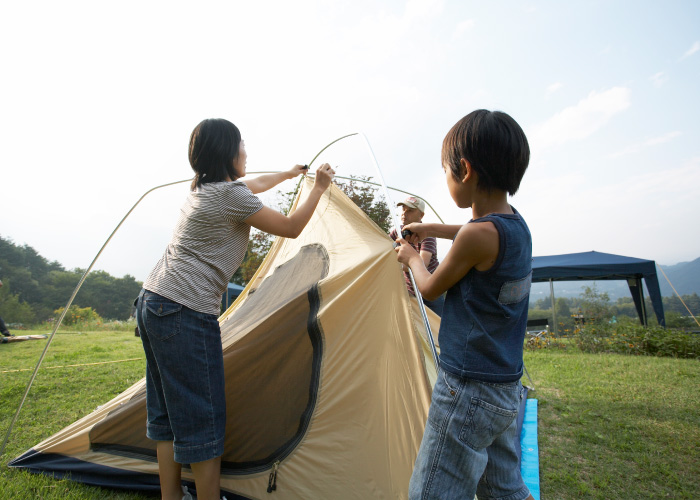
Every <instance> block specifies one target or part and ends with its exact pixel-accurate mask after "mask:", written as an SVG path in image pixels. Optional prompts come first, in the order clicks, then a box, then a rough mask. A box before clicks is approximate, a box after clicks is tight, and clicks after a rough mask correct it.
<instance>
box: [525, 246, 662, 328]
mask: <svg viewBox="0 0 700 500" xmlns="http://www.w3.org/2000/svg"><path fill="white" fill-rule="evenodd" d="M642 279H644V282H645V283H646V285H647V291H648V292H649V298H650V299H651V304H652V307H653V308H654V313H656V319H657V321H658V322H659V324H660V325H662V326H666V319H665V318H664V308H663V303H662V301H661V291H660V289H659V279H658V277H657V275H656V263H655V262H654V261H653V260H644V259H636V258H634V257H624V256H622V255H613V254H610V253H602V252H582V253H569V254H563V255H547V256H544V257H534V258H533V259H532V282H533V283H538V282H544V281H550V280H551V281H576V280H585V281H599V280H627V284H628V285H629V289H630V293H631V294H632V299H633V300H634V305H635V306H636V308H637V314H639V319H640V321H641V322H642V324H644V325H646V324H647V315H646V309H645V307H644V304H643V298H644V294H643V291H642V284H641V283H642Z"/></svg>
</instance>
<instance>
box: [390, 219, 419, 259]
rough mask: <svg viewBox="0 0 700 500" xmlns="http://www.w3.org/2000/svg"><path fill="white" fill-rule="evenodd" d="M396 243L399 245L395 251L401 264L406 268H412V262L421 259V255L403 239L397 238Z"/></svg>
mask: <svg viewBox="0 0 700 500" xmlns="http://www.w3.org/2000/svg"><path fill="white" fill-rule="evenodd" d="M404 227H405V226H404ZM396 243H398V245H397V246H396V248H394V251H395V252H396V256H397V257H398V259H399V262H401V263H402V264H403V265H404V266H408V267H411V260H413V259H415V258H416V257H417V258H418V259H421V256H420V254H419V253H418V252H416V250H415V248H413V247H412V246H411V245H409V244H408V241H406V240H404V239H403V238H397V239H396ZM421 262H422V259H421Z"/></svg>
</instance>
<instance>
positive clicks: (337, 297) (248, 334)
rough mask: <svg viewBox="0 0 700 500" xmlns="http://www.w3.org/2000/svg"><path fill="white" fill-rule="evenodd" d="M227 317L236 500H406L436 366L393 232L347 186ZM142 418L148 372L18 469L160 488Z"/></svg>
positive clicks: (282, 247) (231, 475)
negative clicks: (368, 213)
mask: <svg viewBox="0 0 700 500" xmlns="http://www.w3.org/2000/svg"><path fill="white" fill-rule="evenodd" d="M311 187H312V181H311V180H309V179H308V178H307V179H306V180H305V182H304V183H302V189H301V191H300V194H299V196H298V197H297V200H296V203H299V201H300V200H303V199H304V198H305V197H306V196H307V194H308V192H309V190H310V189H311ZM295 206H296V205H295ZM293 209H294V208H293ZM426 312H427V314H428V316H429V318H430V320H431V323H432V330H433V332H435V333H436V332H437V331H438V328H439V318H437V316H435V315H434V314H433V313H432V312H431V311H430V310H428V311H426ZM220 321H221V325H222V342H223V348H224V364H225V370H226V400H227V409H228V420H227V438H226V445H225V452H224V455H223V458H222V475H221V489H222V490H223V491H224V492H226V494H227V496H228V498H229V500H231V499H232V498H237V496H238V495H239V496H240V497H243V498H249V499H262V498H266V499H267V498H269V499H274V498H280V499H304V500H309V499H327V498H333V499H346V498H347V499H367V498H378V499H381V498H392V499H394V498H397V499H401V498H406V497H407V490H408V481H409V478H410V475H411V471H412V468H413V463H414V460H415V457H416V453H417V451H418V446H419V444H420V440H421V437H422V434H423V427H424V424H425V421H426V418H427V412H428V406H429V404H430V392H431V387H432V381H434V377H435V367H434V365H433V361H432V356H431V354H430V350H429V347H428V344H427V342H426V339H425V327H424V325H423V322H422V320H421V316H420V313H419V310H418V305H417V302H416V300H415V299H412V298H410V297H409V295H408V293H407V291H406V287H405V284H404V280H403V275H402V273H401V270H400V267H399V264H398V263H397V261H396V256H395V254H394V251H393V247H392V242H391V240H390V239H389V238H388V237H387V235H386V234H384V233H383V232H382V231H381V230H380V229H379V227H377V225H376V224H374V223H373V222H372V221H371V220H370V219H369V218H368V217H367V216H366V215H365V214H364V213H363V212H362V211H361V210H360V209H359V208H358V207H357V206H355V205H354V204H353V203H352V201H350V200H349V199H348V198H347V196H345V194H344V193H343V192H342V191H341V190H340V189H338V188H337V187H336V186H332V187H331V189H329V190H328V191H327V192H326V194H324V196H323V198H322V200H321V202H320V203H319V205H318V208H317V209H316V212H315V213H314V215H313V217H312V219H311V221H310V222H309V224H308V225H307V227H306V229H305V230H304V232H303V233H302V234H301V235H300V236H299V237H298V238H297V239H295V240H289V239H282V238H278V239H277V240H276V241H275V243H274V244H273V246H272V249H271V250H270V252H269V254H268V256H267V258H266V259H265V261H264V262H263V264H262V265H261V267H260V269H259V270H258V272H257V274H256V276H255V277H254V278H253V279H252V280H251V282H250V283H249V284H248V286H247V287H246V289H245V290H244V291H243V293H242V294H241V295H240V297H239V298H238V299H237V300H236V302H235V303H234V304H233V305H232V306H231V308H230V309H229V310H228V311H226V313H225V314H224V315H223V316H222V317H221V318H220ZM145 422H146V410H145V381H144V380H142V381H140V382H138V383H137V384H135V385H134V386H132V387H131V388H129V389H127V390H126V391H125V392H124V393H122V394H121V395H119V396H118V397H116V398H114V399H113V400H112V401H110V402H108V403H106V404H105V405H104V406H102V407H100V408H98V409H97V410H96V411H94V412H93V413H91V414H90V415H88V416H86V417H84V418H83V419H81V420H79V421H77V422H75V423H74V424H73V425H71V426H69V427H66V428H65V429H63V430H62V431H60V432H59V433H57V434H55V435H54V436H52V437H50V438H48V439H47V440H45V441H43V442H42V443H40V444H38V445H37V446H35V447H34V448H32V449H31V450H29V451H28V452H27V453H25V454H24V455H22V456H21V457H18V458H17V459H15V460H14V461H12V462H11V463H10V464H9V465H10V466H12V467H25V468H28V469H30V470H32V471H34V472H42V473H47V474H53V475H56V476H61V477H63V476H66V475H68V474H70V477H71V478H72V479H74V480H77V481H82V482H86V483H89V484H96V485H101V486H108V487H118V488H127V489H137V490H138V489H140V490H157V489H158V477H157V464H156V460H155V447H154V445H153V442H151V441H149V440H148V439H147V438H146V434H145ZM183 479H184V480H186V481H192V474H191V471H190V470H189V468H187V467H185V468H184V469H183Z"/></svg>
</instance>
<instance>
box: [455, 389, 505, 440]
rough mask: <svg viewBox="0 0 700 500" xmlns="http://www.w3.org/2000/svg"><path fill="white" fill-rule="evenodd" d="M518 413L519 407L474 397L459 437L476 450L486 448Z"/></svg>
mask: <svg viewBox="0 0 700 500" xmlns="http://www.w3.org/2000/svg"><path fill="white" fill-rule="evenodd" d="M517 414H518V411H517V409H516V410H508V409H505V408H501V407H500V406H496V405H494V404H491V403H488V402H486V401H484V400H483V399H479V398H476V397H472V398H471V401H470V403H469V411H468V412H467V419H466V420H465V422H464V426H462V431H461V432H460V434H459V439H460V441H462V442H463V443H465V444H466V445H467V446H469V447H471V448H473V449H475V450H479V449H482V448H486V447H487V446H489V445H490V444H491V443H492V442H493V440H494V439H495V438H496V437H498V436H499V435H500V434H501V433H502V432H503V431H505V430H506V429H507V428H508V426H510V424H512V423H513V420H514V419H515V417H516V416H517Z"/></svg>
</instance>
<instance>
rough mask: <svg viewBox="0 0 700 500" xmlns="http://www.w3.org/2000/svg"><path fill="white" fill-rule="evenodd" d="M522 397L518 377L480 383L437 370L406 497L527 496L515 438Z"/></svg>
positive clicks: (516, 499) (517, 499)
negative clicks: (510, 381) (512, 380)
mask: <svg viewBox="0 0 700 500" xmlns="http://www.w3.org/2000/svg"><path fill="white" fill-rule="evenodd" d="M522 396H523V388H522V385H520V382H512V383H505V384H500V383H489V382H479V381H476V380H470V379H462V378H460V377H457V376H456V375H453V374H451V373H448V372H445V371H444V370H440V371H439V372H438V380H437V382H436V383H435V387H434V388H433V397H432V402H431V403H430V411H429V412H428V422H427V423H426V426H425V433H424V434H423V441H422V442H421V445H420V449H419V450H418V457H417V458H416V464H415V467H414V469H413V475H412V476H411V482H410V484H409V492H408V498H409V499H410V500H418V499H420V500H427V499H436V500H438V499H439V500H449V499H460V500H464V499H473V498H474V495H475V494H476V495H478V497H479V500H484V499H499V500H523V499H525V498H527V497H528V495H529V494H530V492H529V490H528V489H527V486H525V483H524V482H523V479H522V476H521V475H520V463H519V461H518V455H517V452H516V449H515V442H514V439H515V437H516V433H517V418H516V417H517V415H518V408H519V406H520V399H521V398H522Z"/></svg>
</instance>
